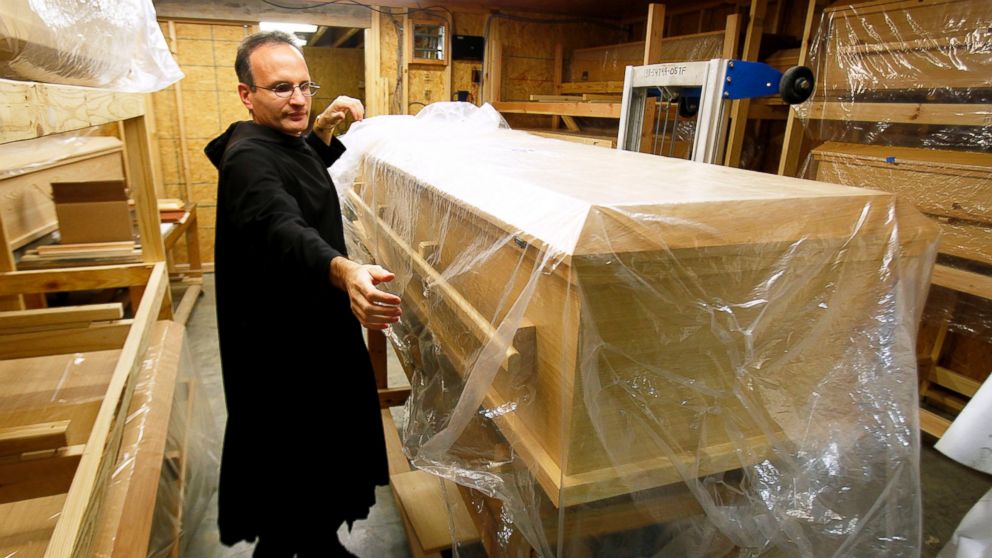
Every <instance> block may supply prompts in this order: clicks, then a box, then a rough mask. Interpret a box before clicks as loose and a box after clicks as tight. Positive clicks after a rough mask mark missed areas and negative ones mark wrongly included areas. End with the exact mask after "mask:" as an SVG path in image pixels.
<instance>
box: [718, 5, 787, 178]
mask: <svg viewBox="0 0 992 558" xmlns="http://www.w3.org/2000/svg"><path fill="white" fill-rule="evenodd" d="M778 2H779V3H781V2H782V0H778ZM767 10H768V0H751V12H750V14H749V16H748V24H747V35H746V36H745V38H744V49H743V51H742V52H741V60H746V61H749V62H754V61H757V60H758V49H759V48H760V47H761V36H762V35H763V34H764V31H765V14H766V12H767ZM728 79H729V78H728ZM750 108H751V99H737V100H735V101H734V102H733V105H732V107H731V109H730V134H729V136H728V137H727V153H726V154H725V156H724V161H723V162H724V164H725V165H726V166H728V167H739V166H740V165H741V151H742V150H743V149H744V134H745V133H746V132H747V117H748V112H749V109H750Z"/></svg>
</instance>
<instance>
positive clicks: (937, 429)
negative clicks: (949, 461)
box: [920, 409, 951, 439]
mask: <svg viewBox="0 0 992 558" xmlns="http://www.w3.org/2000/svg"><path fill="white" fill-rule="evenodd" d="M950 427H951V421H949V420H947V419H946V418H944V417H942V416H940V415H938V414H936V413H934V412H933V411H928V410H927V409H920V430H922V431H923V432H924V433H926V434H929V435H931V436H933V437H935V438H938V439H940V438H942V437H943V436H944V433H945V432H947V429H948V428H950Z"/></svg>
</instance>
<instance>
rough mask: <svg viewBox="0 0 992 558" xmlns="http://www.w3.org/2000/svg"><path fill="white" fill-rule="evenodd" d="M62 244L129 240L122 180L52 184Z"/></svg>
mask: <svg viewBox="0 0 992 558" xmlns="http://www.w3.org/2000/svg"><path fill="white" fill-rule="evenodd" d="M52 197H53V199H54V200H55V214H56V215H57V216H58V219H59V231H60V233H61V236H62V244H81V243H87V242H116V241H124V240H133V235H132V233H131V213H130V211H129V210H128V205H127V193H126V192H125V189H124V181H123V180H105V181H94V182H53V183H52Z"/></svg>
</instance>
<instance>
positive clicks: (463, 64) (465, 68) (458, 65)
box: [451, 60, 482, 104]
mask: <svg viewBox="0 0 992 558" xmlns="http://www.w3.org/2000/svg"><path fill="white" fill-rule="evenodd" d="M472 70H478V71H479V72H480V73H481V72H482V63H481V62H471V61H464V60H455V61H452V67H451V91H452V94H454V92H456V91H468V92H469V94H471V98H470V99H469V100H470V101H471V102H474V103H476V104H478V101H479V85H478V84H476V83H472Z"/></svg>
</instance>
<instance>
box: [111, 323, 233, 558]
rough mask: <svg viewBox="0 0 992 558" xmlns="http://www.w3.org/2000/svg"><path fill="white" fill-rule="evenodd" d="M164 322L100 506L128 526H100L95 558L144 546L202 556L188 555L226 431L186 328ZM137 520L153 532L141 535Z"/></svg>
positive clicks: (153, 555)
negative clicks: (222, 432)
mask: <svg viewBox="0 0 992 558" xmlns="http://www.w3.org/2000/svg"><path fill="white" fill-rule="evenodd" d="M160 324H164V326H160V327H164V328H165V330H164V331H162V335H161V336H160V337H157V338H156V340H155V341H154V342H153V343H152V344H151V345H150V346H149V348H148V350H147V351H146V354H145V358H144V360H143V361H142V370H143V371H144V373H142V374H141V375H140V376H139V377H138V383H137V384H136V386H135V392H134V397H133V398H132V401H131V407H130V409H129V413H128V415H127V422H126V423H125V435H124V440H123V442H122V445H121V448H120V450H119V451H118V458H117V462H116V463H115V465H114V469H113V473H112V475H111V477H110V482H109V488H108V489H107V494H108V497H107V499H105V500H104V505H103V508H102V510H101V514H102V518H103V520H102V521H101V525H113V524H114V523H115V522H116V521H122V523H120V524H119V526H118V529H117V531H116V532H108V529H101V530H100V531H99V532H100V537H99V538H98V539H97V541H98V544H97V545H96V547H95V549H94V557H95V558H102V557H109V556H113V555H116V554H119V553H120V552H121V548H124V549H127V551H129V552H134V551H135V549H136V546H137V545H144V544H147V552H146V554H145V555H147V556H148V557H149V558H166V557H169V556H176V555H179V556H187V555H196V552H193V553H192V554H190V548H192V547H194V546H195V545H196V544H198V543H197V542H196V541H195V540H194V535H195V534H196V533H197V530H198V529H199V528H201V527H205V526H207V521H209V518H208V517H207V513H208V510H209V509H210V507H209V505H208V504H209V503H210V501H211V499H212V498H213V496H214V494H215V492H216V484H217V482H216V471H217V469H218V468H219V466H220V456H219V455H218V454H217V448H219V447H220V446H221V439H220V434H219V432H218V431H217V427H216V424H215V421H214V419H213V416H212V414H211V411H210V406H209V404H208V402H207V400H206V398H205V397H204V396H203V393H201V391H202V387H201V384H200V377H199V373H198V371H197V368H196V365H195V364H194V362H193V357H192V354H191V353H190V350H189V348H188V344H186V343H183V342H182V338H183V336H184V334H185V333H184V332H185V328H184V327H183V326H182V325H179V324H176V323H174V322H160ZM156 333H158V332H156ZM152 371H154V372H152ZM166 383H168V384H170V385H165V384H166ZM170 396H171V397H170ZM166 418H167V419H168V420H165V419H166ZM155 473H157V475H156V474H155ZM150 480H151V481H152V484H148V483H149V481H150ZM155 487H157V489H156V488H155ZM136 493H142V494H144V495H146V496H147V495H150V494H152V493H154V494H155V499H154V507H153V508H148V507H146V506H145V505H144V503H138V502H139V501H137V500H134V494H136ZM128 498H130V500H128ZM145 502H146V503H151V502H148V501H147V500H146V501H145ZM140 514H146V515H144V516H142V515H140ZM139 517H142V518H143V519H144V520H145V521H147V522H148V523H145V524H142V525H144V526H145V527H150V530H149V531H142V532H141V533H140V534H136V533H134V530H135V526H136V525H137V524H139V523H138V522H137V520H138V518H139ZM142 548H143V547H142ZM200 550H201V551H202V549H200Z"/></svg>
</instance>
